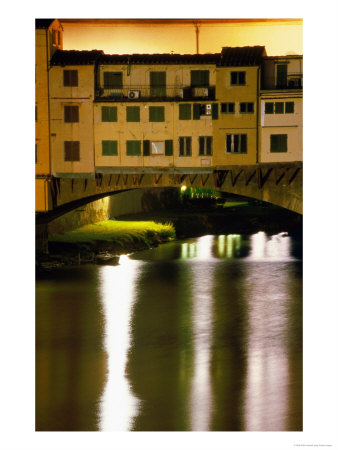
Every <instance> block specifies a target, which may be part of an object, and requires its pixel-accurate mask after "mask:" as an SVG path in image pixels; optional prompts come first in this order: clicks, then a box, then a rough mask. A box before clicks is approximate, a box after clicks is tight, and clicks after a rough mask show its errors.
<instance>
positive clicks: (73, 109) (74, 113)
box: [64, 105, 79, 123]
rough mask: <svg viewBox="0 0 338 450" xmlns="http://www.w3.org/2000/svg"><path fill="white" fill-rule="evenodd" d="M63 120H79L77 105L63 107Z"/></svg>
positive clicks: (67, 121)
mask: <svg viewBox="0 0 338 450" xmlns="http://www.w3.org/2000/svg"><path fill="white" fill-rule="evenodd" d="M64 121H65V122H66V123H69V122H78V121H79V107H78V106H73V105H72V106H65V107H64Z"/></svg>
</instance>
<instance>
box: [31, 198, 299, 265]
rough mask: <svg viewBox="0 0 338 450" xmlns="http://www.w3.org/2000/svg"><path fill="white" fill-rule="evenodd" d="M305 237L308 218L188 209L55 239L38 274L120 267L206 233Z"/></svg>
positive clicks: (242, 207)
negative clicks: (124, 260)
mask: <svg viewBox="0 0 338 450" xmlns="http://www.w3.org/2000/svg"><path fill="white" fill-rule="evenodd" d="M258 231H265V232H266V233H268V234H272V233H278V232H281V231H286V232H288V233H291V234H301V232H302V216H300V215H298V214H295V213H292V212H290V211H288V210H285V209H282V208H278V207H274V206H269V207H266V206H264V205H259V204H258V205H253V204H251V203H246V202H242V203H234V204H229V205H228V206H226V207H224V208H210V207H207V206H206V207H203V205H201V204H200V205H197V204H196V206H193V205H192V204H189V205H183V207H179V208H176V209H166V210H160V211H152V212H147V213H139V214H133V215H126V216H121V217H119V220H106V221H103V222H98V223H95V224H92V225H86V226H83V227H81V228H78V229H76V230H73V231H69V232H66V233H64V234H60V235H53V236H50V237H49V243H48V247H49V254H39V255H37V257H36V269H37V272H40V271H45V270H50V269H54V268H57V267H61V266H65V265H78V264H88V263H91V264H112V265H113V264H118V262H119V255H121V254H128V253H134V252H136V251H140V250H145V249H148V248H151V247H155V246H157V245H159V244H162V243H165V242H168V241H170V240H173V239H175V238H176V239H184V238H189V237H198V236H202V235H205V234H233V233H234V234H252V233H256V232H258Z"/></svg>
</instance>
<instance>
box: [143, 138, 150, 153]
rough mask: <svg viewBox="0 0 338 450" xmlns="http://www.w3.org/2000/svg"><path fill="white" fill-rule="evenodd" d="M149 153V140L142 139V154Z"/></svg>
mask: <svg viewBox="0 0 338 450" xmlns="http://www.w3.org/2000/svg"><path fill="white" fill-rule="evenodd" d="M149 155H150V141H143V156H149Z"/></svg>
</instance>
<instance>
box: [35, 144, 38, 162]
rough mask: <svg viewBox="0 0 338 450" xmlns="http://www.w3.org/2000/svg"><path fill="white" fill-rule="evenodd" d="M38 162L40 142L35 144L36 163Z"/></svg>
mask: <svg viewBox="0 0 338 450" xmlns="http://www.w3.org/2000/svg"><path fill="white" fill-rule="evenodd" d="M37 162H38V144H35V164H37Z"/></svg>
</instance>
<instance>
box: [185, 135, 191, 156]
mask: <svg viewBox="0 0 338 450" xmlns="http://www.w3.org/2000/svg"><path fill="white" fill-rule="evenodd" d="M186 148H187V152H186V155H187V156H191V137H187V138H186Z"/></svg>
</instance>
